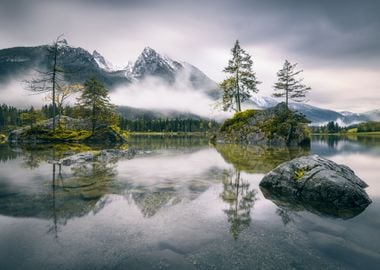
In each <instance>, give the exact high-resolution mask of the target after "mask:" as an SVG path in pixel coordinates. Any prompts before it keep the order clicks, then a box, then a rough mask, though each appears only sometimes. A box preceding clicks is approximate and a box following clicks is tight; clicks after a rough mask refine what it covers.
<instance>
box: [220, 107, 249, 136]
mask: <svg viewBox="0 0 380 270" xmlns="http://www.w3.org/2000/svg"><path fill="white" fill-rule="evenodd" d="M255 114H256V111H255V110H245V111H243V112H237V113H235V114H234V116H233V117H232V118H229V119H227V120H226V121H224V123H223V125H222V126H221V128H220V131H221V132H231V131H233V130H239V129H241V128H242V127H243V126H245V125H248V120H249V119H250V118H251V117H254V116H255Z"/></svg>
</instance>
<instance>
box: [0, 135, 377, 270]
mask: <svg viewBox="0 0 380 270" xmlns="http://www.w3.org/2000/svg"><path fill="white" fill-rule="evenodd" d="M129 147H133V148H135V149H137V150H138V154H137V155H136V156H135V157H134V158H133V159H120V160H113V161H112V162H111V161H101V162H94V163H87V164H80V165H72V166H62V167H61V169H59V167H58V166H55V167H53V165H52V164H51V163H49V162H48V161H49V160H51V159H53V158H57V157H60V156H61V155H62V153H63V152H64V151H63V150H62V149H61V148H60V150H57V149H55V148H47V147H42V148H40V149H36V148H33V147H29V148H22V147H8V146H6V145H2V146H0V262H1V266H0V268H1V269H321V268H324V269H378V267H379V265H380V234H379V233H378V228H380V182H379V181H378V175H379V174H378V165H379V164H380V163H379V162H380V139H379V138H377V137H360V138H345V139H343V138H338V137H328V138H325V137H316V138H313V141H312V146H311V149H284V148H275V149H262V148H258V147H248V146H238V145H221V146H217V147H214V146H212V145H209V144H208V142H207V140H205V139H201V138H191V139H189V138H171V139H170V138H132V139H131V141H130V142H129ZM63 149H64V148H63ZM76 149H77V148H76ZM310 153H316V154H319V155H321V156H324V157H326V158H329V159H331V160H333V161H336V162H337V163H341V164H345V165H348V166H350V167H351V168H352V169H353V170H354V171H355V173H356V174H357V175H358V176H359V177H361V178H362V179H363V180H364V181H366V182H367V183H368V184H369V187H368V188H367V192H368V194H369V196H370V197H371V199H372V200H373V203H372V204H371V205H370V206H369V207H368V208H367V209H365V211H364V212H362V213H361V214H359V215H357V216H355V217H353V218H350V219H343V218H339V217H332V216H328V215H323V213H322V214H321V213H318V214H315V213H312V212H309V211H307V210H305V209H302V208H299V207H291V206H290V207H278V206H276V205H275V204H274V203H273V202H271V201H270V200H267V199H265V198H264V196H263V194H262V193H261V191H260V188H259V182H260V180H261V179H262V177H263V176H264V174H265V173H267V172H268V171H270V170H271V169H273V168H274V167H275V166H277V165H278V164H280V163H282V162H284V161H287V160H290V159H292V158H294V157H297V156H301V155H306V154H310Z"/></svg>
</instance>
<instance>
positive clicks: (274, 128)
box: [258, 109, 309, 141]
mask: <svg viewBox="0 0 380 270" xmlns="http://www.w3.org/2000/svg"><path fill="white" fill-rule="evenodd" d="M308 122H309V121H308V120H307V119H306V118H305V116H304V115H302V114H299V113H297V112H293V111H291V110H289V109H286V110H282V111H277V112H276V113H275V114H274V115H273V116H272V117H271V118H270V119H268V120H266V121H263V122H260V123H258V127H259V128H260V129H261V130H262V131H264V132H265V133H266V134H268V136H269V137H270V138H272V137H273V135H274V134H276V135H279V136H282V137H285V138H286V139H287V141H290V140H291V139H293V138H295V136H297V134H295V133H294V131H295V130H296V128H297V127H299V126H300V125H302V123H303V124H304V125H303V127H302V129H303V132H304V133H307V134H306V135H309V134H308V133H309V132H308V128H307V126H306V123H308Z"/></svg>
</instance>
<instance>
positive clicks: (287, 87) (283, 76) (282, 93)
mask: <svg viewBox="0 0 380 270" xmlns="http://www.w3.org/2000/svg"><path fill="white" fill-rule="evenodd" d="M296 67H297V63H295V64H291V63H290V62H289V61H288V60H285V63H284V66H283V68H282V69H281V70H279V71H278V72H277V77H278V81H277V82H276V83H275V85H274V91H275V93H274V94H273V95H272V96H273V97H276V98H282V97H285V102H286V107H288V104H289V99H291V100H293V101H295V102H303V101H305V97H306V93H307V92H308V91H310V89H311V88H310V87H308V86H306V85H304V84H302V82H303V78H301V79H296V76H297V75H298V74H300V73H301V72H303V70H295V69H296Z"/></svg>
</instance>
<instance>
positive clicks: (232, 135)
mask: <svg viewBox="0 0 380 270" xmlns="http://www.w3.org/2000/svg"><path fill="white" fill-rule="evenodd" d="M308 123H309V121H308V120H307V119H306V118H305V117H304V116H303V115H301V114H299V113H296V112H293V111H291V110H289V109H288V108H287V107H286V105H285V103H279V104H278V105H277V106H275V107H273V108H270V109H267V110H246V111H243V112H238V113H236V114H235V115H234V117H232V118H230V119H227V120H226V121H225V122H224V124H223V125H222V127H221V129H220V132H219V133H218V134H217V135H216V136H215V137H214V138H212V140H213V141H214V142H216V143H239V144H252V145H267V146H297V145H310V135H309V130H308V128H307V124H308Z"/></svg>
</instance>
